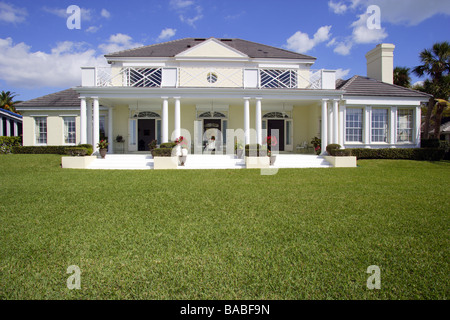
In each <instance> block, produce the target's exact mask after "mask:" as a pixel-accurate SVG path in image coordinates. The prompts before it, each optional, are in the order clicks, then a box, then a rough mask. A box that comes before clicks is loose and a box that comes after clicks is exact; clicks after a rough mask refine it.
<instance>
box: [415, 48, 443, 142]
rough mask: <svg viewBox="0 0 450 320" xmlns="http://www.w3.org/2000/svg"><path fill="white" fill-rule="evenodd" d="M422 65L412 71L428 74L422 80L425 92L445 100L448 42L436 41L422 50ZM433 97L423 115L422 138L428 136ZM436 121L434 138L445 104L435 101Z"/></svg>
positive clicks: (437, 136) (437, 132) (437, 134)
mask: <svg viewBox="0 0 450 320" xmlns="http://www.w3.org/2000/svg"><path fill="white" fill-rule="evenodd" d="M419 57H420V61H421V62H422V65H420V66H417V67H415V68H414V69H413V72H414V73H415V74H416V75H418V76H419V77H422V76H424V75H427V76H429V77H430V78H431V79H427V80H425V82H424V88H425V90H426V92H427V93H429V94H431V95H433V96H434V99H442V100H445V101H447V100H448V99H449V96H450V43H448V42H447V41H444V42H438V43H435V44H434V45H433V47H432V48H431V49H425V50H423V51H422V52H421V53H420V55H419ZM434 99H433V100H431V99H430V102H429V103H428V108H427V115H426V117H425V126H424V131H425V132H424V138H425V139H427V138H428V131H429V127H430V119H431V115H432V113H433V109H434V106H435V103H434ZM437 107H438V108H437V109H436V117H435V119H436V121H435V132H434V136H435V138H439V133H440V132H439V131H440V126H441V118H442V113H443V111H444V110H445V106H444V105H443V104H442V103H440V102H437Z"/></svg>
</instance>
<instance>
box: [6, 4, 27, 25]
mask: <svg viewBox="0 0 450 320" xmlns="http://www.w3.org/2000/svg"><path fill="white" fill-rule="evenodd" d="M27 15H28V13H27V10H26V9H24V8H17V7H15V6H13V5H11V4H8V3H5V2H0V21H4V22H8V23H20V22H24V21H25V18H26V16H27Z"/></svg>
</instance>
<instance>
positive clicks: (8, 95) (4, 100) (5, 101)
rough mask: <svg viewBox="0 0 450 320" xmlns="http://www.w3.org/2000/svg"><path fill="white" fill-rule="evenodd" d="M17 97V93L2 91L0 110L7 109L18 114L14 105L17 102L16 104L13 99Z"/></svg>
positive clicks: (0, 94)
mask: <svg viewBox="0 0 450 320" xmlns="http://www.w3.org/2000/svg"><path fill="white" fill-rule="evenodd" d="M16 96H17V95H16V94H15V92H11V91H6V92H5V91H2V92H1V93H0V108H2V109H5V110H9V111H12V112H16V108H15V107H14V104H15V103H17V102H14V101H13V99H14V98H15V97H16Z"/></svg>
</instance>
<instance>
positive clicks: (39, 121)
mask: <svg viewBox="0 0 450 320" xmlns="http://www.w3.org/2000/svg"><path fill="white" fill-rule="evenodd" d="M35 131H36V144H46V143H47V118H46V117H37V118H35Z"/></svg>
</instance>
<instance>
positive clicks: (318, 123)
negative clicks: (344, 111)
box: [78, 88, 343, 155]
mask: <svg viewBox="0 0 450 320" xmlns="http://www.w3.org/2000/svg"><path fill="white" fill-rule="evenodd" d="M78 90H79V91H80V143H90V144H92V145H93V146H94V152H97V151H98V150H97V148H96V147H97V143H98V141H99V140H100V139H101V138H104V137H108V142H109V145H108V153H109V154H132V153H146V152H147V153H148V144H149V143H150V142H151V141H152V140H156V141H157V144H158V145H159V144H161V143H165V142H169V141H174V140H175V139H176V138H178V137H179V136H184V137H185V138H187V139H188V141H189V143H190V145H191V147H190V148H188V149H189V153H190V154H196V155H198V154H204V153H210V152H209V151H211V150H210V148H208V141H211V138H212V137H213V136H214V138H215V145H214V147H215V148H214V151H215V153H216V154H223V155H233V154H234V152H235V147H236V144H240V145H242V146H245V145H247V144H256V143H257V144H261V145H263V144H264V143H265V138H266V137H267V135H275V136H277V142H278V145H277V146H276V147H275V149H276V151H278V152H279V153H292V154H295V153H297V152H302V153H304V152H307V153H313V150H312V149H311V148H309V149H308V148H305V147H306V146H310V145H311V143H310V142H311V140H312V139H313V138H314V137H318V138H320V139H321V140H322V150H324V149H325V146H326V145H327V143H329V142H335V143H338V142H339V139H341V138H343V135H342V134H340V133H339V130H338V128H339V127H341V126H340V124H339V122H340V121H343V119H341V118H340V117H339V113H340V112H339V97H340V92H337V91H336V90H333V91H327V90H281V91H284V92H280V90H276V92H274V91H272V90H250V92H249V90H245V92H244V91H243V90H231V89H227V90H226V91H227V92H224V90H223V89H222V90H214V89H210V88H206V89H195V88H190V89H189V90H188V89H185V90H181V89H178V90H175V89H172V90H168V89H166V90H161V89H160V90H157V91H156V90H152V89H146V90H145V91H146V92H145V93H144V92H143V90H142V88H120V89H118V88H102V91H101V92H98V91H97V92H88V91H90V90H88V89H86V88H79V89H78ZM105 91H106V92H105ZM117 91H123V92H117ZM161 91H163V92H161ZM318 91H320V92H318ZM323 119H324V120H323ZM333 125H334V128H335V129H333ZM341 128H342V127H341ZM118 137H119V138H120V137H122V140H120V141H119V140H117V138H118Z"/></svg>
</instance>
